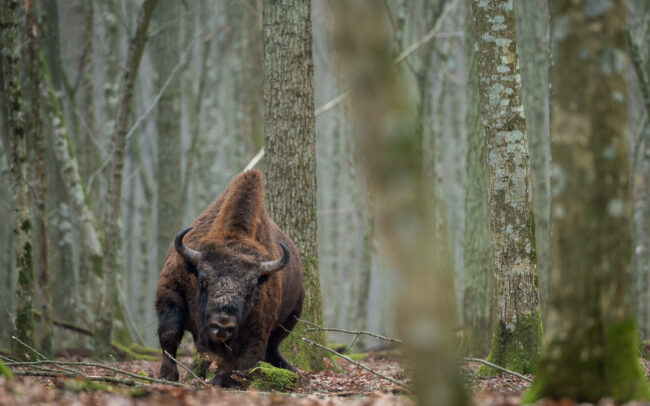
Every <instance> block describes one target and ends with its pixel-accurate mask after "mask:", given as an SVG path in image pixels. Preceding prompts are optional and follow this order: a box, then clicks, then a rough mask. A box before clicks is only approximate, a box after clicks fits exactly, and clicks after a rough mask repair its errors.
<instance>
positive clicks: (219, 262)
mask: <svg viewBox="0 0 650 406" xmlns="http://www.w3.org/2000/svg"><path fill="white" fill-rule="evenodd" d="M191 229H192V228H191V227H190V228H186V229H185V230H183V231H181V232H180V233H179V234H178V235H177V236H176V238H175V240H174V246H175V248H176V252H178V254H179V255H180V256H181V257H182V258H183V259H184V260H185V261H186V262H187V263H188V266H186V269H187V270H188V272H190V273H194V274H195V275H196V279H197V284H198V286H197V301H198V308H199V311H200V312H201V320H202V322H203V332H202V336H203V339H202V340H201V341H203V342H204V344H206V345H208V346H209V347H214V345H215V344H217V343H227V342H228V341H230V340H233V339H235V338H236V337H237V333H238V331H239V326H240V325H241V323H242V321H243V320H245V319H246V317H247V316H248V314H249V313H250V310H251V304H252V299H253V294H254V292H255V290H256V288H257V286H258V285H259V284H260V283H263V282H264V281H266V279H268V275H271V274H273V273H274V272H277V271H279V270H281V269H282V268H283V267H284V266H285V265H286V264H287V263H288V262H289V249H288V248H287V246H286V245H284V244H283V243H282V242H281V243H280V246H281V247H282V252H283V254H282V257H281V258H279V259H276V260H273V261H265V260H264V258H263V254H262V253H260V252H259V250H257V249H255V247H254V246H247V244H245V243H244V242H242V241H232V242H231V244H228V243H227V242H224V243H222V244H221V243H220V244H215V243H211V242H205V243H203V244H202V245H201V249H200V251H196V250H193V249H191V248H189V247H186V246H185V245H184V244H183V237H184V236H185V234H187V232H189V231H190V230H191ZM206 341H207V342H206Z"/></svg>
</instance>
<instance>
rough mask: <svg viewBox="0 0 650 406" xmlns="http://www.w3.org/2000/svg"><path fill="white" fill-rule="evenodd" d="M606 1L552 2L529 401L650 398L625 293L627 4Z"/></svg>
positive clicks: (628, 247)
mask: <svg viewBox="0 0 650 406" xmlns="http://www.w3.org/2000/svg"><path fill="white" fill-rule="evenodd" d="M607 4H608V6H607V7H604V8H603V7H600V5H601V4H600V3H595V2H590V1H585V0H582V1H567V0H553V1H551V21H552V25H553V27H552V28H553V36H552V38H553V41H554V43H553V59H554V64H553V65H552V67H551V72H550V79H551V84H552V90H551V107H552V109H553V110H552V113H551V134H552V144H551V150H552V151H551V153H552V156H553V162H554V167H556V168H557V169H556V170H557V181H556V182H554V185H553V201H552V209H551V213H552V217H551V221H552V229H553V233H552V235H551V238H552V240H551V246H552V250H553V254H552V256H553V262H552V268H551V278H550V281H551V289H550V292H551V297H550V298H549V305H550V308H549V315H548V320H549V322H548V324H547V326H546V335H545V338H544V343H545V345H544V352H543V355H542V360H541V362H540V364H539V368H538V371H537V375H536V377H535V382H534V384H533V386H532V387H531V389H530V391H529V392H528V394H527V396H526V398H527V400H536V399H538V398H541V397H553V398H560V397H568V398H572V399H576V400H577V401H579V402H582V401H587V402H597V401H598V400H599V399H600V398H602V397H605V396H606V397H610V398H613V399H614V400H615V401H616V402H617V403H618V402H620V403H623V402H625V401H628V400H632V399H648V398H650V389H649V388H648V383H647V382H646V379H645V377H644V375H643V371H642V369H641V365H640V363H639V359H638V350H637V331H636V327H635V322H634V316H633V312H632V303H631V299H630V295H629V294H628V292H629V288H630V283H631V280H632V268H631V266H630V265H631V264H630V260H631V258H632V244H631V243H632V241H631V237H632V224H631V199H630V189H629V176H628V149H627V145H626V139H625V137H626V136H625V128H626V121H627V106H626V100H627V98H626V94H627V86H626V73H627V67H628V66H627V63H626V58H625V55H627V47H626V39H625V24H626V10H625V2H624V0H613V1H611V2H609V3H607ZM554 177H555V176H554Z"/></svg>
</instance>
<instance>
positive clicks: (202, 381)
mask: <svg viewBox="0 0 650 406" xmlns="http://www.w3.org/2000/svg"><path fill="white" fill-rule="evenodd" d="M163 352H164V353H165V355H167V356H168V357H169V358H171V360H172V361H174V362H175V363H176V364H178V365H179V366H180V367H181V368H183V369H184V370H186V371H187V372H188V373H189V374H190V375H192V376H193V377H194V378H196V379H197V380H198V381H199V383H201V385H203V386H210V384H208V383H207V382H206V381H205V380H203V379H201V378H199V377H198V376H196V374H195V373H194V372H193V371H192V370H191V369H189V368H188V367H186V366H185V365H184V364H183V363H182V362H180V361H178V360H177V359H176V358H174V357H172V355H171V354H170V353H168V352H167V350H164V351H163Z"/></svg>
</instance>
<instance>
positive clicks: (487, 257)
mask: <svg viewBox="0 0 650 406" xmlns="http://www.w3.org/2000/svg"><path fill="white" fill-rule="evenodd" d="M471 2H472V0H466V1H465V4H466V7H467V19H466V21H465V58H466V59H465V66H466V68H465V69H466V71H465V72H466V73H465V75H466V76H465V78H466V79H465V80H466V86H465V89H466V90H465V94H466V110H465V114H466V115H465V126H466V129H467V153H466V156H465V250H464V256H465V258H464V260H465V292H464V295H463V351H465V352H466V353H467V354H470V355H475V356H480V357H483V356H485V355H487V354H488V353H489V351H490V342H491V340H492V334H491V333H492V330H491V327H492V292H493V288H492V253H491V251H490V249H491V247H490V214H489V213H490V206H489V204H488V190H487V166H486V165H487V156H486V152H485V150H486V146H485V133H484V132H483V126H482V125H481V111H480V106H479V95H478V73H477V70H476V51H475V46H476V37H475V35H474V22H473V21H472V18H471Z"/></svg>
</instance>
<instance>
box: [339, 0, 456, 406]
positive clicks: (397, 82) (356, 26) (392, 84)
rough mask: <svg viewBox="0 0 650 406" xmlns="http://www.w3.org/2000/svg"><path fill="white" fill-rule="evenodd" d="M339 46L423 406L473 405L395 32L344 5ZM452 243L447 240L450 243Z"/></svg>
mask: <svg viewBox="0 0 650 406" xmlns="http://www.w3.org/2000/svg"><path fill="white" fill-rule="evenodd" d="M339 4H340V8H339V10H338V12H337V14H336V15H335V21H336V34H335V35H336V44H337V50H338V51H339V53H340V55H341V58H342V65H343V69H344V72H345V73H346V77H347V80H348V81H349V88H350V89H351V91H350V103H351V109H352V111H353V114H354V118H355V122H356V123H357V126H358V130H359V137H358V139H357V140H358V148H359V150H360V151H363V152H364V159H363V160H362V163H363V168H364V169H365V171H366V174H367V176H368V177H369V184H370V186H371V191H372V196H373V197H374V199H375V204H376V208H377V211H376V213H377V222H378V230H380V240H381V243H382V244H381V246H382V250H381V251H382V252H383V253H384V254H386V255H387V256H388V257H389V258H390V259H391V261H392V263H393V266H395V268H396V269H397V270H398V271H399V279H400V283H399V286H397V289H398V291H399V297H400V298H399V301H398V302H399V305H398V314H399V318H398V324H399V328H400V331H401V334H402V336H403V337H404V339H405V342H406V347H405V349H406V352H407V355H408V357H409V361H410V366H411V368H412V371H413V375H414V382H415V390H416V393H417V396H418V401H419V403H420V404H424V405H446V406H450V405H462V404H465V403H466V398H465V396H464V393H463V388H462V384H461V383H460V380H459V378H458V372H457V367H456V360H455V355H454V350H453V349H452V348H453V343H454V341H455V338H454V334H453V329H454V326H455V325H456V322H457V320H456V317H455V307H456V306H455V298H454V293H455V292H454V289H453V270H452V269H450V268H449V267H448V266H446V265H448V264H449V262H448V261H441V260H440V259H441V258H442V255H443V254H444V252H445V251H444V247H445V245H446V244H445V241H444V240H445V239H447V238H448V236H447V235H446V234H445V233H442V232H441V228H440V227H439V224H440V223H441V219H439V218H437V217H438V216H439V215H441V213H442V215H444V213H445V211H444V208H442V209H440V208H435V207H433V205H432V204H431V199H430V193H429V192H428V189H429V187H430V184H429V181H430V179H429V178H428V176H427V175H426V174H425V172H424V170H423V169H424V168H423V165H422V163H421V160H420V159H417V158H416V157H418V156H419V154H420V150H421V147H422V144H421V137H420V134H419V132H418V124H417V120H418V113H417V109H416V106H415V104H414V103H413V101H412V100H409V98H408V96H407V94H406V92H405V86H404V83H403V81H402V80H403V77H402V76H400V75H399V74H398V72H396V70H395V68H394V64H393V62H392V58H391V49H390V46H389V44H390V43H391V40H390V38H389V34H388V32H387V31H388V30H386V27H384V26H383V25H382V24H377V21H382V20H383V15H382V11H381V7H380V6H379V4H378V3H374V2H354V1H349V2H344V3H339ZM447 244H448V242H447Z"/></svg>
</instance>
